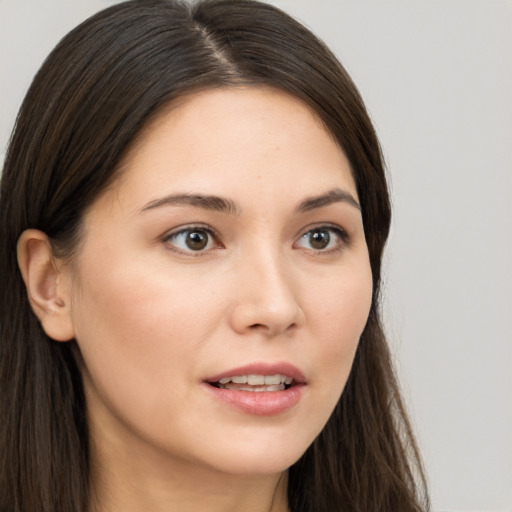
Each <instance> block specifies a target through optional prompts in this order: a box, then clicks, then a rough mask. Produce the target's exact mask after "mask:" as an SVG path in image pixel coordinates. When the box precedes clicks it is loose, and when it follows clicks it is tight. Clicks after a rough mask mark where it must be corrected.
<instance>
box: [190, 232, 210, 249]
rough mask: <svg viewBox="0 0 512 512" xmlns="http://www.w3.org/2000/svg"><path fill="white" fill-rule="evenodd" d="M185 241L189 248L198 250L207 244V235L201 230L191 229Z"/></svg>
mask: <svg viewBox="0 0 512 512" xmlns="http://www.w3.org/2000/svg"><path fill="white" fill-rule="evenodd" d="M186 243H187V247H188V248H189V249H193V250H194V251H200V250H201V249H204V248H205V247H206V245H207V244H208V236H207V235H206V234H205V233H204V232H202V231H192V232H191V233H189V234H188V236H187V241H186Z"/></svg>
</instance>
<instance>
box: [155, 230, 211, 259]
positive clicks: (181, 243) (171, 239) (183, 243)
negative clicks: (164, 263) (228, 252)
mask: <svg viewBox="0 0 512 512" xmlns="http://www.w3.org/2000/svg"><path fill="white" fill-rule="evenodd" d="M164 241H165V242H166V243H168V244H170V245H172V246H174V247H175V248H176V249H177V250H179V251H181V252H199V253H200V252H205V251H208V250H209V249H213V248H214V247H216V246H217V244H216V237H215V235H214V233H213V232H212V231H211V230H210V229H207V228H203V227H190V228H185V229H180V230H179V231H176V232H174V233H170V234H169V235H167V236H166V237H165V240H164Z"/></svg>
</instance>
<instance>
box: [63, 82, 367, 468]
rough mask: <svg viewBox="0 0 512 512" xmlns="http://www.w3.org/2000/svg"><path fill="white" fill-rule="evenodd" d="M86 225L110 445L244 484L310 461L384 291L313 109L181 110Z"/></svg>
mask: <svg viewBox="0 0 512 512" xmlns="http://www.w3.org/2000/svg"><path fill="white" fill-rule="evenodd" d="M84 227H85V229H84V239H83V244H82V246H81V249H80V253H79V254H78V256H76V259H75V261H74V262H73V265H70V266H69V270H68V272H70V276H69V277H70V279H71V280H72V284H73V286H72V290H73V292H72V296H71V320H72V325H73V329H74V334H75V337H76V340H77V344H78V347H79V350H80V353H81V355H82V359H83V361H82V371H83V376H84V385H85V390H86V397H87V403H88V414H89V419H90V422H91V425H92V430H93V433H94V436H96V438H97V439H96V443H97V444H99V445H106V444H108V443H109V442H115V443H116V444H118V445H122V446H123V447H124V448H125V449H126V450H127V451H128V452H129V453H132V454H135V453H136V454H138V456H139V457H141V458H142V457H144V456H146V455H147V454H150V453H151V454H153V455H155V454H158V457H160V458H165V459H166V460H168V461H173V462H174V463H176V464H178V463H187V464H193V465H196V466H198V467H204V468H208V469H212V470H217V471H222V472H227V473H240V474H241V473H243V474H268V473H275V472H279V471H283V470H284V469H285V468H287V467H288V466H290V465H291V464H293V463H294V462H295V461H296V460H297V459H298V458H299V457H300V456H301V455H302V453H303V452H304V451H305V450H306V449H307V447H308V446H309V445H310V444H311V443H312V441H313V440H314V439H315V437H316V436H317V435H318V434H319V432H320V431H321V430H322V428H323V427H324V425H325V423H326V422H327V420H328V418H329V416H330V414H331V412H332V410H333V408H334V406H335V404H336V403H337V401H338V399H339V398H340V395H341V393H342V391H343V387H344V385H345V382H346V380H347V377H348V375H349V371H350V368H351V365H352V361H353V358H354V354H355V351H356V348H357V344H358V340H359V337H360V335H361V332H362V330H363V328H364V325H365V322H366V320H367V316H368V312H369V308H370V303H371V294H372V279H371V270H370V265H369V260H368V252H367V247H366V243H365V237H364V231H363V225H362V219H361V212H360V209H359V207H358V197H357V192H356V188H355V185H354V181H353V179H352V176H351V172H350V168H349V164H348V161H347V159H346V157H345V155H344V153H343V152H342V151H341V150H340V148H339V147H338V145H337V144H336V143H335V142H334V140H333V139H332V138H331V136H330V135H329V133H328V132H327V131H326V130H325V129H324V127H323V126H322V124H321V123H320V122H319V121H318V119H317V118H316V117H315V115H314V114H313V113H312V111H311V110H310V109H309V108H308V107H307V106H305V105H304V104H303V103H301V102H300V101H299V100H297V99H295V98H293V97H291V96H289V95H287V94H285V93H283V92H280V91H277V90H274V89H271V88H259V87H248V88H236V89H235V88H233V89H222V90H215V91H207V92H201V93H196V94H194V95H191V96H189V97H186V98H184V99H182V100H181V101H180V102H177V103H176V104H175V105H174V106H173V107H172V108H170V109H169V110H168V111H166V112H164V113H162V114H161V115H160V117H159V118H158V119H157V120H156V121H154V122H153V123H152V125H151V126H149V127H148V128H147V129H146V130H145V131H144V133H143V134H142V136H141V137H140V138H139V141H138V142H137V144H136V145H135V146H134V147H133V148H132V151H131V152H130V154H129V155H128V157H127V158H126V161H125V163H124V167H123V174H122V176H121V178H120V179H119V180H118V182H117V183H115V184H114V186H112V187H111V188H109V189H108V190H107V191H106V192H104V193H103V194H102V195H101V196H100V197H99V198H98V199H97V200H96V202H95V203H94V204H93V205H92V206H91V208H90V209H89V210H88V212H87V213H86V215H85V219H84ZM113 440H115V441H113Z"/></svg>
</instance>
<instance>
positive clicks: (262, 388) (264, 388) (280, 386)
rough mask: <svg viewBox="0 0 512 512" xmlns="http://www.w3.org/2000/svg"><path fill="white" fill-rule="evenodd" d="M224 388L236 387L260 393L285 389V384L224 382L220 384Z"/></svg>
mask: <svg viewBox="0 0 512 512" xmlns="http://www.w3.org/2000/svg"><path fill="white" fill-rule="evenodd" d="M220 387H221V388H223V389H236V390H237V391H252V392H254V393H259V392H262V391H284V389H285V386H284V384H274V385H271V386H244V385H242V384H234V383H232V382H229V383H228V384H222V385H221V386H220Z"/></svg>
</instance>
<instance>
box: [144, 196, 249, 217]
mask: <svg viewBox="0 0 512 512" xmlns="http://www.w3.org/2000/svg"><path fill="white" fill-rule="evenodd" d="M160 206H194V207H196V208H203V209H204V210H212V211H216V212H223V213H229V214H234V215H238V214H239V213H240V208H239V207H238V206H237V205H236V203H235V202H234V201H232V200H231V199H226V198H224V197H218V196H207V195H202V194H171V195H168V196H165V197H162V198H160V199H155V200H153V201H150V202H149V203H147V204H146V205H144V206H143V207H142V208H141V210H140V212H145V211H147V210H152V209H154V208H159V207H160Z"/></svg>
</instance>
